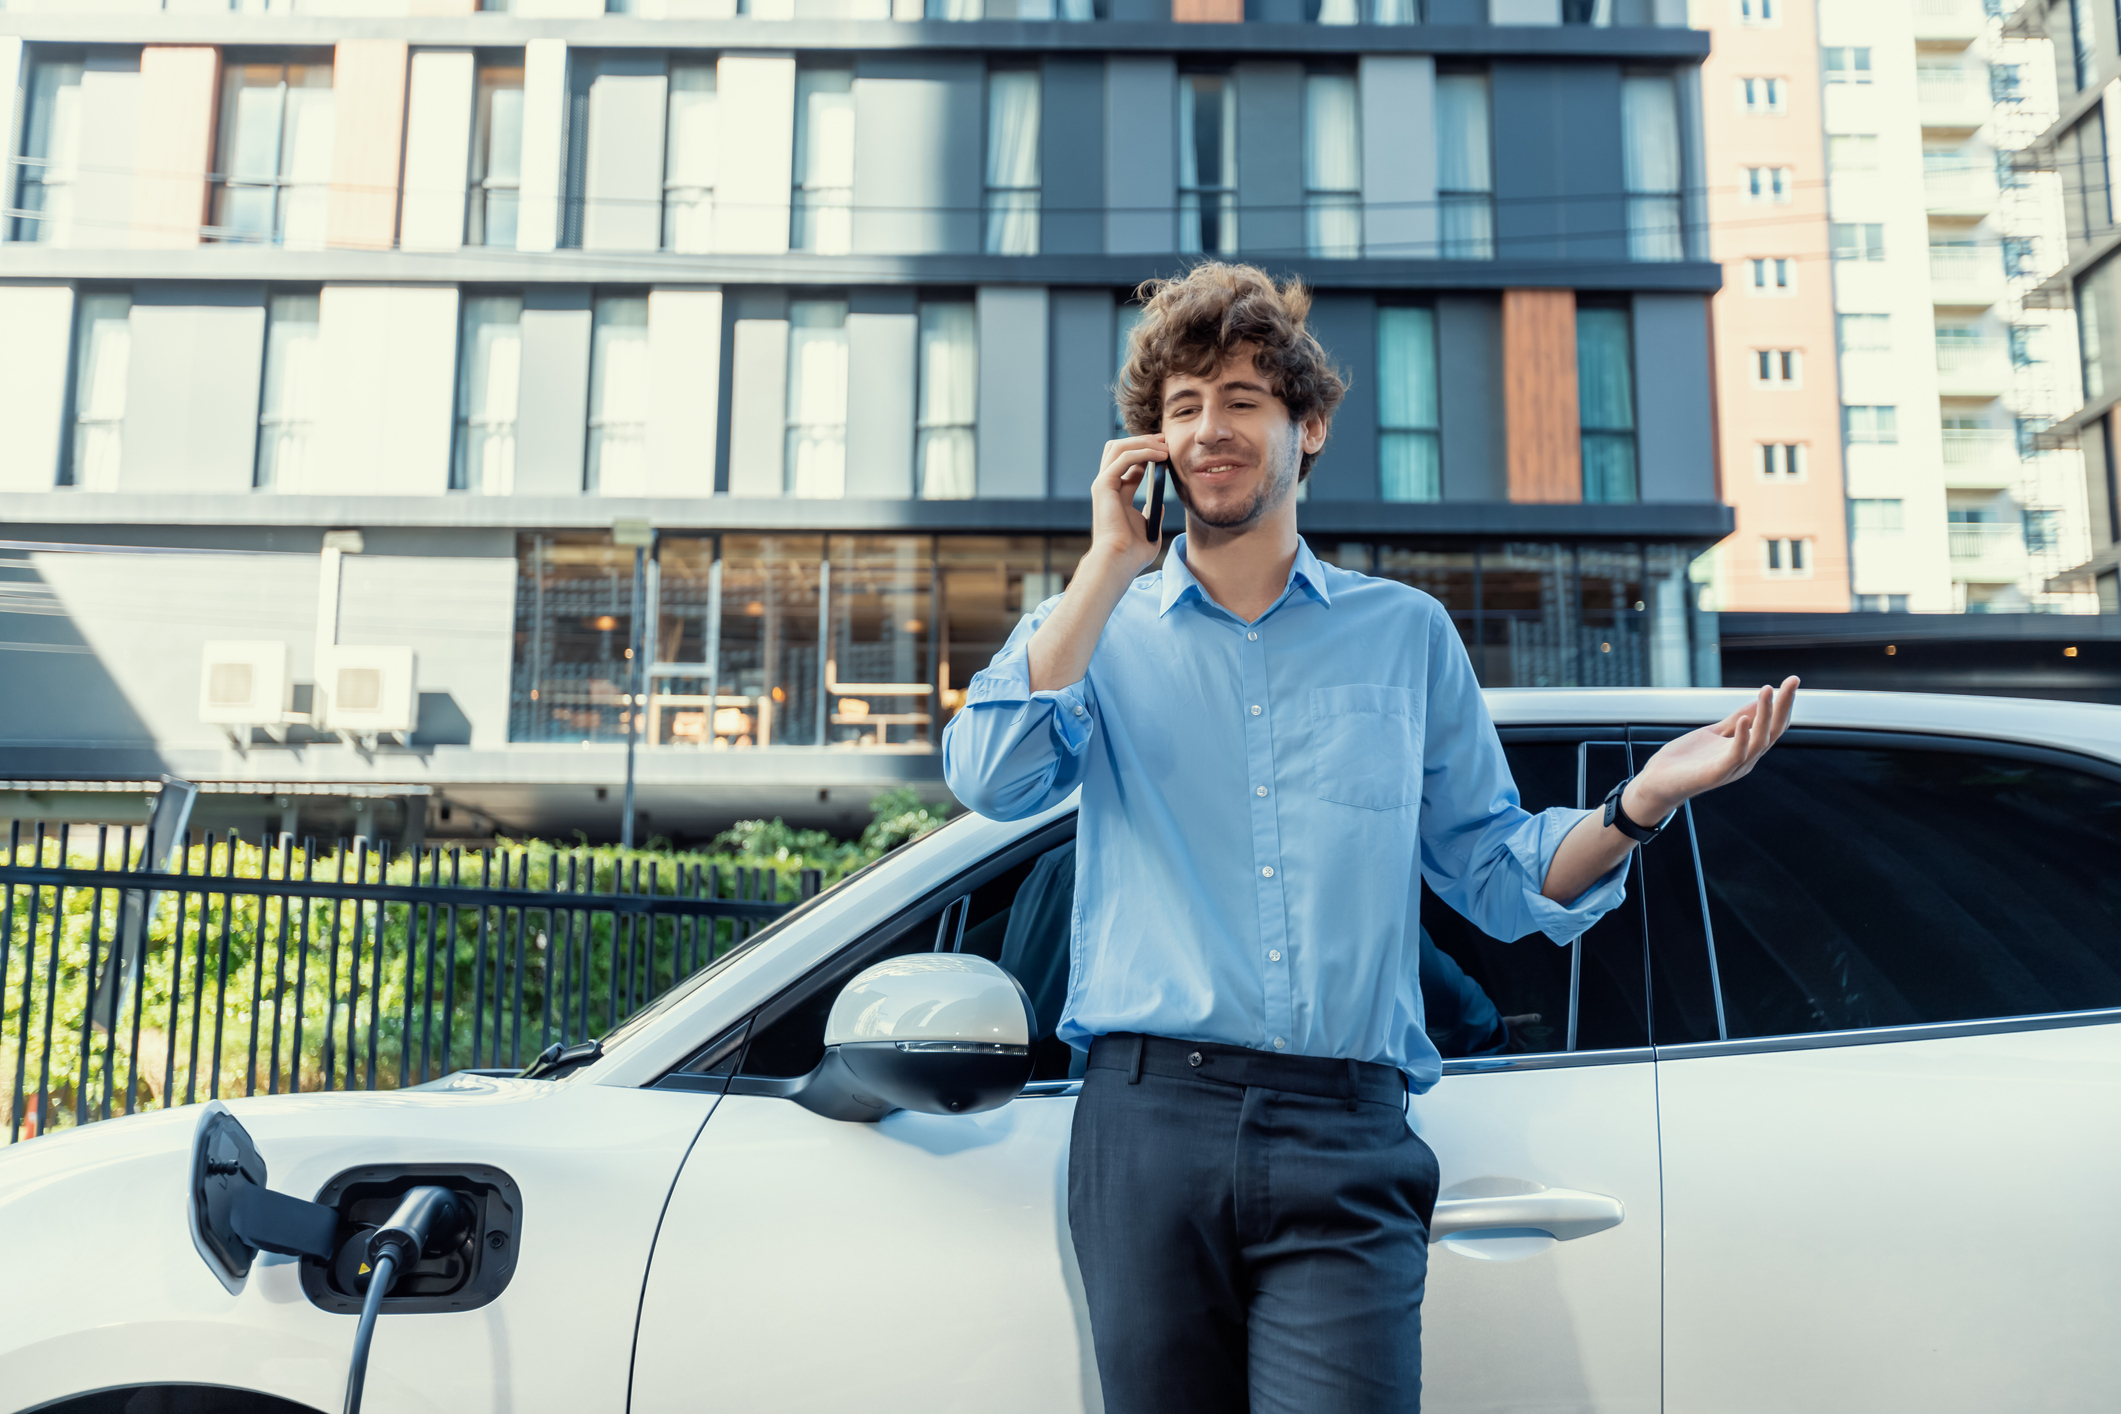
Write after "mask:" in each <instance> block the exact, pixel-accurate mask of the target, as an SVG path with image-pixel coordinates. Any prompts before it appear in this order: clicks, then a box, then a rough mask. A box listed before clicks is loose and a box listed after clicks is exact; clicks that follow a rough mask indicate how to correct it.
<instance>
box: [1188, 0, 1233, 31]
mask: <svg viewBox="0 0 2121 1414" xmlns="http://www.w3.org/2000/svg"><path fill="white" fill-rule="evenodd" d="M1171 18H1172V19H1173V20H1175V21H1177V22H1178V23H1179V24H1182V25H1184V24H1195V25H1239V24H1243V23H1244V22H1245V0H1171Z"/></svg>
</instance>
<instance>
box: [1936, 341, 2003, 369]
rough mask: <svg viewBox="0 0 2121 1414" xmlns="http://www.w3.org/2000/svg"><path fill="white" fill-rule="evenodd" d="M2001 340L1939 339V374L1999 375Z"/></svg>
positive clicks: (2001, 355)
mask: <svg viewBox="0 0 2121 1414" xmlns="http://www.w3.org/2000/svg"><path fill="white" fill-rule="evenodd" d="M2003 361H2004V360H2003V341H2002V340H2001V339H1939V340H1938V341H1937V371H1938V372H1939V373H2000V372H2001V365H2002V364H2003Z"/></svg>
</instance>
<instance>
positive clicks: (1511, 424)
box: [1502, 290, 1583, 501]
mask: <svg viewBox="0 0 2121 1414" xmlns="http://www.w3.org/2000/svg"><path fill="white" fill-rule="evenodd" d="M1502 379H1503V426H1504V445H1505V448H1506V455H1507V458H1508V463H1509V477H1510V499H1511V500H1512V501H1581V500H1582V499H1583V446H1582V439H1581V433H1580V429H1579V428H1578V425H1577V408H1576V292H1575V291H1574V290H1504V291H1503V292H1502Z"/></svg>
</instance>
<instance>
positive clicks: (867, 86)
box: [854, 55, 986, 255]
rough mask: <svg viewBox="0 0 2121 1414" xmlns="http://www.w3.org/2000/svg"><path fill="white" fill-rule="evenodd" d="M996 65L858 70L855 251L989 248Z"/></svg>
mask: <svg viewBox="0 0 2121 1414" xmlns="http://www.w3.org/2000/svg"><path fill="white" fill-rule="evenodd" d="M985 105H986V66H985V65H984V64H982V63H981V62H980V61H979V60H978V59H972V58H957V57H923V56H914V55H884V56H872V57H868V58H863V59H860V60H858V61H857V62H856V64H855V68H854V115H855V129H854V249H855V250H857V251H860V252H864V253H871V252H873V253H878V254H892V255H899V254H904V255H911V254H922V253H927V252H964V253H970V252H972V251H976V250H978V249H979V248H980V214H979V213H980V200H981V197H982V195H983V192H984V180H983V178H984V173H983V169H982V161H983V154H982V153H981V151H980V138H981V134H982V133H984V132H985V130H986V123H985V114H984V112H983V109H984V108H985Z"/></svg>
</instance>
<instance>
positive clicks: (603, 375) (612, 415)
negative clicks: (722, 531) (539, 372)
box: [583, 295, 648, 496]
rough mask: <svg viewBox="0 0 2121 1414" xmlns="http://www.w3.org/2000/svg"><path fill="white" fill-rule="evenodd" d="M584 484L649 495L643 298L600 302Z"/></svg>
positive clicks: (612, 492)
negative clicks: (587, 458)
mask: <svg viewBox="0 0 2121 1414" xmlns="http://www.w3.org/2000/svg"><path fill="white" fill-rule="evenodd" d="M584 483H585V484H584V487H583V489H584V490H587V491H592V492H595V493H597V494H598V495H603V496H642V495H646V494H647V492H648V301H647V299H646V298H645V297H643V296H640V295H624V296H615V297H609V298H605V299H600V300H598V301H597V302H596V312H595V316H594V318H593V319H592V320H591V323H590V343H589V463H588V467H587V470H586V473H585V477H584Z"/></svg>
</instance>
